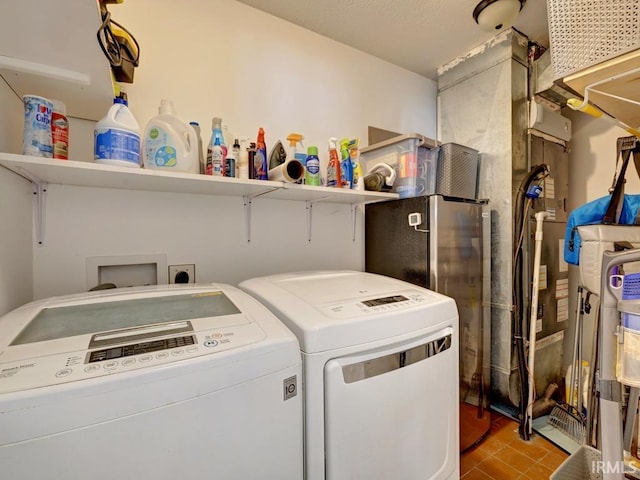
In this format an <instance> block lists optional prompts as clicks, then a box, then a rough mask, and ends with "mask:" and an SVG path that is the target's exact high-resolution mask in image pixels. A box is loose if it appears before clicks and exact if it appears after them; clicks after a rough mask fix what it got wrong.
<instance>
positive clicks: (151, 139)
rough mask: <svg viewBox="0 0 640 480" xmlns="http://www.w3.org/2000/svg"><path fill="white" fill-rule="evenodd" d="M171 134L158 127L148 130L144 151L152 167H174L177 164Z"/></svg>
mask: <svg viewBox="0 0 640 480" xmlns="http://www.w3.org/2000/svg"><path fill="white" fill-rule="evenodd" d="M170 142H171V136H170V135H169V134H168V133H167V132H166V131H165V130H164V129H162V128H160V127H153V128H152V129H151V130H149V136H148V137H147V141H146V151H145V152H144V155H145V159H146V161H147V162H148V163H149V164H151V165H153V166H154V167H175V166H176V165H177V164H178V157H177V153H176V148H175V146H174V145H171V143H170Z"/></svg>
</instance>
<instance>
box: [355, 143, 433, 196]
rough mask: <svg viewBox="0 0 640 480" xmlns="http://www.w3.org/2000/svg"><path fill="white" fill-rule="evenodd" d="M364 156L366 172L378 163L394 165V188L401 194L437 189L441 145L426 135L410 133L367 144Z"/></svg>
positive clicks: (363, 163)
mask: <svg viewBox="0 0 640 480" xmlns="http://www.w3.org/2000/svg"><path fill="white" fill-rule="evenodd" d="M360 159H361V161H362V167H363V169H364V173H365V175H366V174H367V173H368V172H369V171H370V170H371V169H372V168H373V167H374V166H375V165H377V164H378V163H386V164H388V165H390V166H391V167H393V168H394V169H395V171H396V174H397V177H396V180H395V182H394V184H393V188H392V189H391V192H393V193H397V194H398V195H399V196H400V198H407V197H417V196H420V195H433V194H434V193H436V192H435V190H436V173H437V161H438V149H437V147H436V142H435V141H434V140H431V139H429V138H427V137H424V136H423V135H420V134H417V133H409V134H406V135H400V136H398V137H394V138H391V139H389V140H385V141H384V142H380V143H376V144H374V145H370V146H368V147H363V148H362V149H361V150H360Z"/></svg>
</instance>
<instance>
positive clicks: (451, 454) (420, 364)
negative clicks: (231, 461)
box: [239, 271, 460, 480]
mask: <svg viewBox="0 0 640 480" xmlns="http://www.w3.org/2000/svg"><path fill="white" fill-rule="evenodd" d="M239 286H240V288H242V289H243V290H245V291H247V292H249V293H250V294H252V295H254V296H255V297H256V298H258V299H259V300H260V301H261V302H262V303H263V304H264V305H266V306H267V307H269V308H270V309H271V310H272V311H273V312H274V313H275V314H276V316H278V318H280V320H282V322H283V323H284V324H285V325H287V326H288V327H289V328H290V329H291V330H292V331H293V332H294V333H295V334H296V336H297V337H298V340H299V342H300V348H301V349H302V357H303V396H304V406H305V408H304V410H305V478H306V479H307V480H324V479H329V480H344V479H354V480H355V479H358V480H359V479H367V480H374V479H378V480H390V479H402V480H414V479H415V480H418V479H420V480H425V479H457V478H459V471H460V469H459V456H458V438H459V432H458V426H459V418H458V388H459V387H458V335H457V328H458V312H457V308H456V305H455V302H454V301H453V300H452V299H451V298H449V297H445V296H443V295H440V294H438V293H435V292H432V291H430V290H426V289H424V288H420V287H417V286H415V285H411V284H409V283H405V282H402V281H400V280H396V279H392V278H389V277H384V276H381V275H375V274H370V273H363V272H354V271H317V272H299V273H291V274H283V275H274V276H268V277H261V278H254V279H251V280H247V281H244V282H242V283H241V284H240V285H239Z"/></svg>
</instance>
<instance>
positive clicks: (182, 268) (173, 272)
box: [169, 263, 196, 283]
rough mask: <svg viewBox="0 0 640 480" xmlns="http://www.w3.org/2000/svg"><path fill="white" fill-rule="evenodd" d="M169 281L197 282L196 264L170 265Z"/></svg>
mask: <svg viewBox="0 0 640 480" xmlns="http://www.w3.org/2000/svg"><path fill="white" fill-rule="evenodd" d="M169 283H196V266H195V265H194V264H193V263H189V264H184V265H169Z"/></svg>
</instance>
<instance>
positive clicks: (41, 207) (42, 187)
mask: <svg viewBox="0 0 640 480" xmlns="http://www.w3.org/2000/svg"><path fill="white" fill-rule="evenodd" d="M10 170H11V171H13V172H14V173H15V174H16V175H19V176H21V177H22V178H24V179H25V180H28V181H29V182H31V193H32V194H33V201H32V205H33V224H34V231H35V236H36V244H37V245H38V246H39V247H42V246H43V245H44V230H45V228H44V225H45V214H46V210H47V209H46V207H47V182H45V181H43V180H40V179H39V178H38V177H36V176H35V175H33V174H32V173H30V172H29V171H27V170H25V169H23V168H16V169H10Z"/></svg>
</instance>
